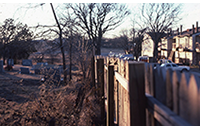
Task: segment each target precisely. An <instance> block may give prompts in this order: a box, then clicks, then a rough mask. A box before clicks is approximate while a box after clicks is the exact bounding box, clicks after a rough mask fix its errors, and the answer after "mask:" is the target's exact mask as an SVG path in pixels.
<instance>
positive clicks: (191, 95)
mask: <svg viewBox="0 0 200 130" xmlns="http://www.w3.org/2000/svg"><path fill="white" fill-rule="evenodd" d="M182 76H185V78H188V77H186V76H187V73H184V75H182ZM181 81H182V80H181ZM198 82H199V78H198V77H197V76H195V75H193V74H192V75H191V76H190V81H189V83H188V87H187V90H186V89H185V90H186V91H187V92H185V93H187V98H188V100H187V101H185V102H184V103H185V105H187V107H186V109H185V108H181V107H182V106H180V114H181V116H183V118H187V120H188V122H190V123H191V124H192V125H200V124H199V122H200V121H199V120H200V117H199V100H198V98H199V95H198V94H199V88H198V87H199V86H198V84H199V83H198ZM181 87H182V86H181ZM182 98H183V96H182ZM180 103H181V104H180V105H182V104H183V103H182V102H181V101H180ZM183 109H184V110H183ZM186 111H187V112H186ZM184 112H185V113H184ZM184 114H185V115H184ZM186 114H187V115H186ZM186 116H187V117H186Z"/></svg>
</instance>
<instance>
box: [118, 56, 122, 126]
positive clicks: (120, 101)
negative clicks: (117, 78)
mask: <svg viewBox="0 0 200 130" xmlns="http://www.w3.org/2000/svg"><path fill="white" fill-rule="evenodd" d="M118 73H119V74H120V73H121V59H120V58H119V59H118ZM118 101H119V126H122V115H123V113H122V87H121V84H118Z"/></svg>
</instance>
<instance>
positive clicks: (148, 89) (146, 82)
mask: <svg viewBox="0 0 200 130" xmlns="http://www.w3.org/2000/svg"><path fill="white" fill-rule="evenodd" d="M144 72H145V74H144V75H145V92H146V93H149V94H150V85H149V80H150V79H149V64H148V63H145V70H144Z"/></svg>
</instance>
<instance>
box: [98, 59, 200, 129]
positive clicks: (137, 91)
mask: <svg viewBox="0 0 200 130" xmlns="http://www.w3.org/2000/svg"><path fill="white" fill-rule="evenodd" d="M94 58H95V59H94V61H96V62H94V67H95V69H94V70H95V72H94V73H95V79H96V80H95V81H96V82H95V84H96V87H97V88H99V89H97V90H100V92H99V93H100V99H101V104H102V110H101V116H102V125H119V126H131V125H136V126H145V125H170V126H173V125H178V126H185V125H186V126H189V125H200V114H199V113H200V104H199V102H200V98H199V97H200V94H199V92H200V91H199V87H200V83H199V82H200V76H199V75H196V74H193V73H189V72H186V73H180V72H178V71H172V70H167V71H165V70H163V69H161V68H160V67H159V66H157V69H154V66H155V65H156V64H153V63H144V62H135V61H125V60H123V59H119V58H114V57H105V56H95V57H94ZM105 102H107V103H106V105H105ZM105 108H106V109H105ZM105 110H106V113H107V116H106V117H105Z"/></svg>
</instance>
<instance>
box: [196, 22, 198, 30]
mask: <svg viewBox="0 0 200 130" xmlns="http://www.w3.org/2000/svg"><path fill="white" fill-rule="evenodd" d="M196 33H198V21H197V22H196Z"/></svg>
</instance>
